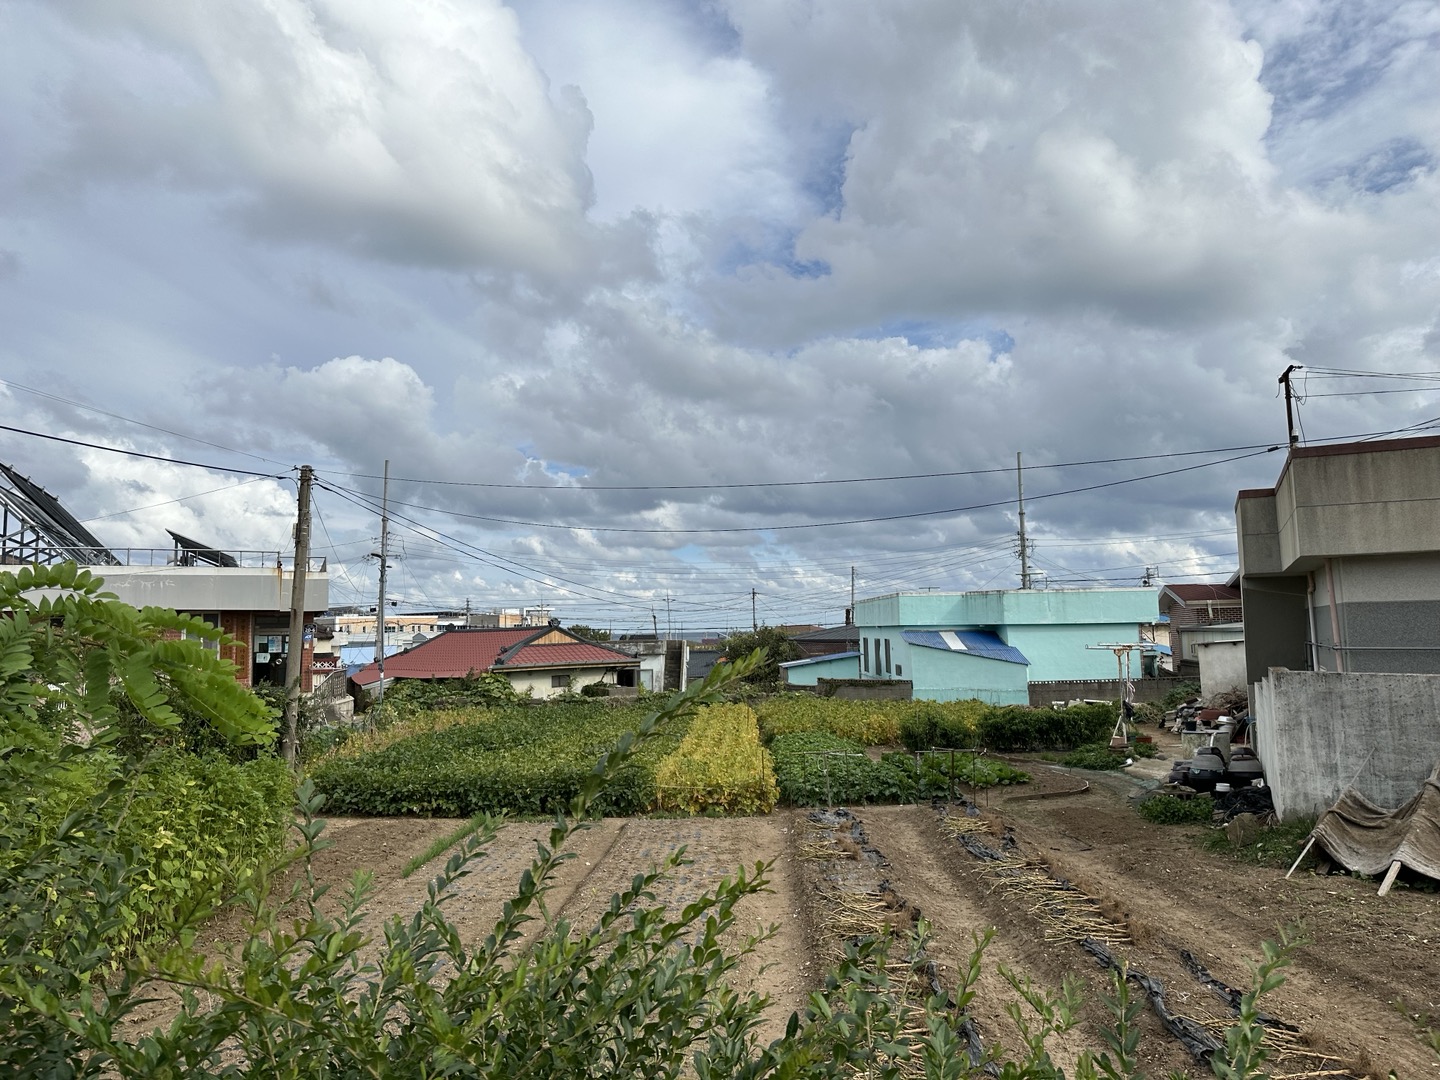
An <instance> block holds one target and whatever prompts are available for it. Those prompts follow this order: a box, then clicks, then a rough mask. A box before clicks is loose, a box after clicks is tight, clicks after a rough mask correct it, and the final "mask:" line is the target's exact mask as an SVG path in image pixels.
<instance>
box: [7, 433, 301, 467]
mask: <svg viewBox="0 0 1440 1080" xmlns="http://www.w3.org/2000/svg"><path fill="white" fill-rule="evenodd" d="M0 431H10V432H13V433H14V434H16V435H29V436H30V437H31V438H32V439H48V440H50V441H51V442H58V443H66V444H67V445H69V446H83V447H86V448H87V449H90V450H106V451H109V452H110V453H112V454H124V455H125V456H126V457H135V458H145V459H146V460H147V461H163V462H165V464H167V465H187V466H190V467H191V468H195V469H209V470H210V471H211V472H223V473H233V474H234V475H236V476H259V477H270V476H273V475H274V474H273V473H268V472H256V471H255V470H254V469H236V468H234V467H233V466H230V465H206V464H204V463H203V462H199V461H186V460H184V459H182V458H175V457H162V456H161V455H159V454H142V453H141V452H140V451H139V450H121V449H120V448H119V447H118V446H105V445H104V444H102V443H93V442H86V441H85V440H83V439H67V438H65V437H64V436H63V435H47V434H45V433H44V432H43V431H30V430H28V429H26V428H18V427H11V426H10V425H9V424H0ZM236 452H237V453H238V452H239V451H236Z"/></svg>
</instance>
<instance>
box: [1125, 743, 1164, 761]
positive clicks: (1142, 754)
mask: <svg viewBox="0 0 1440 1080" xmlns="http://www.w3.org/2000/svg"><path fill="white" fill-rule="evenodd" d="M1130 752H1131V753H1132V754H1134V755H1135V756H1136V757H1137V758H1153V757H1159V756H1160V748H1159V747H1158V746H1156V745H1155V744H1154V743H1153V742H1141V741H1140V740H1139V739H1136V740H1135V741H1134V742H1132V743H1131V744H1130Z"/></svg>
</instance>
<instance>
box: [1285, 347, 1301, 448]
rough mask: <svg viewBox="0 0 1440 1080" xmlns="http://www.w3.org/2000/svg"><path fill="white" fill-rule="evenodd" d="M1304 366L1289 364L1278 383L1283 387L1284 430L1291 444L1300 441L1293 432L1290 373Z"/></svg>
mask: <svg viewBox="0 0 1440 1080" xmlns="http://www.w3.org/2000/svg"><path fill="white" fill-rule="evenodd" d="M1304 366H1305V365H1304V364H1291V365H1290V366H1289V367H1287V368H1286V369H1285V371H1284V372H1283V373H1282V374H1281V376H1280V385H1281V386H1283V387H1284V388H1285V430H1286V431H1288V432H1289V433H1290V445H1291V446H1294V445H1296V444H1297V443H1298V442H1299V441H1300V436H1298V435H1296V434H1295V406H1294V404H1293V403H1292V400H1291V399H1292V397H1293V395H1292V394H1291V392H1290V373H1291V372H1292V371H1301V370H1303V369H1304Z"/></svg>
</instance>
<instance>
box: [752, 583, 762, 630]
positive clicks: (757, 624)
mask: <svg viewBox="0 0 1440 1080" xmlns="http://www.w3.org/2000/svg"><path fill="white" fill-rule="evenodd" d="M750 629H751V631H752V632H753V631H756V630H759V629H760V620H759V619H757V618H756V617H755V590H754V589H751V590H750Z"/></svg>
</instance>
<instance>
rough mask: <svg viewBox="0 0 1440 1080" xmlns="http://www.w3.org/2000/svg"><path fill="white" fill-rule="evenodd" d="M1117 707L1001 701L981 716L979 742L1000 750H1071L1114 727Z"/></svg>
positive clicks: (1093, 740)
mask: <svg viewBox="0 0 1440 1080" xmlns="http://www.w3.org/2000/svg"><path fill="white" fill-rule="evenodd" d="M1117 709H1118V706H1116V705H1112V704H1109V703H1107V702H1103V701H1102V702H1098V703H1096V704H1083V705H1072V706H1070V708H1068V709H1032V708H1030V707H1028V706H1025V705H1000V706H995V707H993V708H991V709H989V710H987V711H986V713H985V715H984V716H982V717H981V718H980V722H979V724H978V726H977V736H978V738H979V742H980V745H981V746H984V747H986V748H988V749H990V750H998V751H1000V752H1001V753H1016V752H1021V751H1027V750H1073V749H1075V748H1076V747H1079V746H1084V745H1086V744H1087V743H1094V742H1100V741H1101V740H1102V739H1104V738H1107V737H1108V736H1109V734H1110V732H1111V730H1113V729H1114V727H1115V719H1116V717H1117V716H1118V715H1119V714H1118V712H1117Z"/></svg>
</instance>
